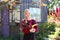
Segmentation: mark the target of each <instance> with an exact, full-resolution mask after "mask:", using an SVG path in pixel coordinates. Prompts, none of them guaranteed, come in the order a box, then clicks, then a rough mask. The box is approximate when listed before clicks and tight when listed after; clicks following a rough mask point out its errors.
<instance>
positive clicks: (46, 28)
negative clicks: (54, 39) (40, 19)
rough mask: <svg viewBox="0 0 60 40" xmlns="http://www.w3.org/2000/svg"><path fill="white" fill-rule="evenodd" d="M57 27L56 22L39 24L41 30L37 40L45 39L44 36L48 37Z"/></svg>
mask: <svg viewBox="0 0 60 40" xmlns="http://www.w3.org/2000/svg"><path fill="white" fill-rule="evenodd" d="M55 27H56V24H54V23H43V24H41V25H39V32H38V36H37V40H44V39H43V38H46V37H47V38H48V35H49V34H50V33H51V31H55V30H54V28H55Z"/></svg>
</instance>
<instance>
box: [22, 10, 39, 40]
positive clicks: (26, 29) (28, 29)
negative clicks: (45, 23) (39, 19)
mask: <svg viewBox="0 0 60 40" xmlns="http://www.w3.org/2000/svg"><path fill="white" fill-rule="evenodd" d="M24 15H25V19H23V20H22V21H21V27H22V31H23V33H24V37H23V40H36V35H35V34H36V32H38V26H37V25H35V26H33V25H34V24H37V23H36V20H32V19H31V18H30V15H31V14H30V11H29V9H25V11H24ZM32 26H33V28H32Z"/></svg>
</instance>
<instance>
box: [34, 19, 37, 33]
mask: <svg viewBox="0 0 60 40" xmlns="http://www.w3.org/2000/svg"><path fill="white" fill-rule="evenodd" d="M34 24H37V22H36V20H34ZM34 28H35V32H38V25H37V26H35V27H34Z"/></svg>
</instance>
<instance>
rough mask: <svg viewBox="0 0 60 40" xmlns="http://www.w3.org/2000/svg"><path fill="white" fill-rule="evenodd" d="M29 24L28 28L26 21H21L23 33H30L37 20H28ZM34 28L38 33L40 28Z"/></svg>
mask: <svg viewBox="0 0 60 40" xmlns="http://www.w3.org/2000/svg"><path fill="white" fill-rule="evenodd" d="M27 23H28V25H27V26H26V25H25V21H24V20H22V21H21V27H22V31H23V32H24V33H25V34H29V33H30V29H31V28H32V25H34V24H36V20H27ZM34 28H35V29H36V30H35V32H38V26H35V27H34Z"/></svg>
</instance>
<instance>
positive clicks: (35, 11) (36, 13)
mask: <svg viewBox="0 0 60 40" xmlns="http://www.w3.org/2000/svg"><path fill="white" fill-rule="evenodd" d="M29 9H30V12H31V18H32V19H35V20H37V22H40V21H41V10H40V9H39V8H33V7H30V8H29Z"/></svg>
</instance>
